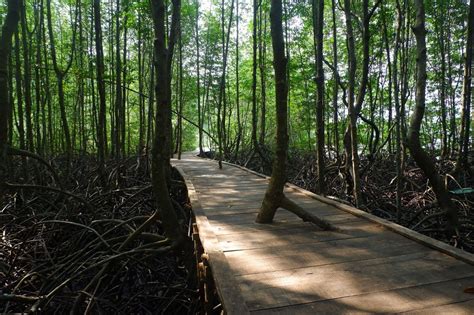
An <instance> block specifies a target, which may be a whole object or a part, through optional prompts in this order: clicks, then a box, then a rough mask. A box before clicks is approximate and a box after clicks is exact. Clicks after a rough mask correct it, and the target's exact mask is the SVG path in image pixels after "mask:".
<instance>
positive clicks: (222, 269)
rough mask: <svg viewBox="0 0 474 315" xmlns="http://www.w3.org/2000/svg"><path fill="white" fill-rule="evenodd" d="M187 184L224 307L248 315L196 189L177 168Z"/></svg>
mask: <svg viewBox="0 0 474 315" xmlns="http://www.w3.org/2000/svg"><path fill="white" fill-rule="evenodd" d="M176 169H177V170H178V172H179V173H180V174H181V176H182V177H183V179H184V180H185V182H186V186H187V188H188V196H189V199H190V203H191V206H192V209H193V212H194V214H195V217H196V224H197V225H198V229H199V236H200V238H201V243H202V245H203V248H204V251H205V252H206V253H207V254H208V256H209V266H210V267H211V270H212V274H213V276H214V282H215V284H216V288H217V291H218V294H219V297H220V299H221V303H222V306H223V308H224V310H225V311H226V313H227V314H236V315H240V314H248V313H249V310H248V308H247V305H246V303H245V300H244V298H243V295H242V292H241V290H240V287H239V286H238V285H237V283H236V281H235V277H234V272H233V271H232V269H231V267H230V265H229V263H228V261H227V259H226V258H225V255H224V254H223V253H222V251H221V250H220V248H219V244H218V242H217V238H216V236H215V235H214V233H213V232H212V229H211V227H210V225H209V221H208V220H207V217H206V216H205V214H204V212H203V210H202V207H201V204H200V203H199V198H198V195H197V193H196V190H195V189H194V185H193V183H192V182H191V181H190V180H189V179H188V178H187V175H186V173H185V172H184V171H183V169H181V168H180V167H178V166H177V167H176Z"/></svg>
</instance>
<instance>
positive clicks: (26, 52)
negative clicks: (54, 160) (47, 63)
mask: <svg viewBox="0 0 474 315" xmlns="http://www.w3.org/2000/svg"><path fill="white" fill-rule="evenodd" d="M20 24H21V41H22V47H23V68H24V69H23V74H24V75H23V86H24V96H25V117H26V120H25V122H26V143H27V145H26V147H27V148H28V150H29V151H31V152H33V151H34V149H35V148H34V141H33V124H32V120H31V107H32V101H31V66H30V49H29V45H30V42H31V36H30V35H29V32H28V26H27V20H26V4H25V2H24V1H22V3H21V13H20Z"/></svg>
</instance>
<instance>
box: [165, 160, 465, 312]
mask: <svg viewBox="0 0 474 315" xmlns="http://www.w3.org/2000/svg"><path fill="white" fill-rule="evenodd" d="M172 163H173V164H174V165H175V166H177V167H178V169H179V170H180V172H181V173H182V174H183V175H184V177H185V180H186V184H187V185H188V190H189V193H190V199H191V203H192V206H193V209H194V212H195V215H196V223H197V226H198V229H199V234H200V238H201V242H202V244H203V247H204V250H205V252H206V253H207V255H208V257H209V259H208V260H209V264H210V267H211V269H212V272H213V275H214V279H215V283H216V286H217V288H218V291H219V295H220V297H221V300H222V304H223V306H224V309H225V310H226V311H227V313H228V314H244V313H249V312H250V313H255V314H340V313H403V312H408V313H420V314H425V313H426V314H433V313H434V314H474V295H473V294H468V293H465V292H464V290H465V289H466V288H468V287H474V266H473V265H474V255H471V254H467V253H464V252H462V251H460V250H457V249H455V248H451V247H450V246H447V245H445V244H443V243H440V242H438V241H435V240H432V239H430V238H428V237H425V236H422V235H420V234H418V233H415V232H412V231H410V230H407V229H405V228H403V227H399V226H398V225H395V224H393V223H390V222H387V221H385V220H382V219H379V218H376V217H374V216H371V215H370V214H366V213H364V212H361V211H359V210H357V209H354V208H352V207H349V206H346V205H343V204H340V203H337V202H334V201H332V200H328V199H325V198H322V197H319V196H316V195H314V194H312V193H309V192H307V191H304V190H302V189H298V188H296V187H295V186H292V185H289V187H287V188H286V189H287V191H286V193H287V195H288V197H289V198H290V199H291V200H293V201H294V202H296V203H298V204H299V205H301V206H302V207H304V208H305V209H306V210H308V211H310V212H312V213H314V214H316V215H318V216H321V217H323V218H325V219H326V220H328V221H330V222H331V223H333V224H335V225H336V226H338V227H339V228H340V229H341V231H339V232H326V231H321V230H320V229H319V228H317V227H316V226H314V225H312V224H309V223H305V222H302V221H301V220H300V219H299V218H298V217H296V216H294V215H293V214H291V213H289V212H287V211H285V210H283V209H279V210H278V211H277V214H276V217H275V222H274V223H273V224H270V225H262V224H256V223H254V221H255V217H256V213H257V211H258V209H259V206H260V203H261V201H262V198H263V195H264V192H265V189H266V186H267V183H268V181H267V179H266V178H262V177H261V176H258V174H256V173H253V172H250V171H248V170H245V169H242V168H239V167H236V166H232V165H227V164H225V165H224V168H223V170H219V169H218V167H217V162H215V161H211V160H208V159H200V158H197V157H194V156H192V155H191V154H186V155H183V158H182V160H180V161H178V160H173V162H172Z"/></svg>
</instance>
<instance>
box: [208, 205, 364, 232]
mask: <svg viewBox="0 0 474 315" xmlns="http://www.w3.org/2000/svg"><path fill="white" fill-rule="evenodd" d="M237 211H242V213H239V212H235V213H230V214H232V215H233V214H235V215H243V214H248V213H253V215H254V218H256V217H257V212H258V210H257V209H253V210H248V212H243V211H244V210H237ZM204 212H206V211H204ZM206 213H207V212H206ZM211 213H214V211H211ZM220 214H225V213H224V212H223V213H220ZM323 218H324V219H325V220H327V221H329V222H330V223H333V224H335V225H339V224H342V223H349V222H364V221H365V220H363V219H359V218H356V217H354V216H352V215H347V214H337V215H329V216H323ZM212 223H213V224H212V227H213V230H214V233H215V234H216V235H224V234H243V233H258V232H260V231H267V230H280V229H286V228H291V227H293V228H295V227H298V226H301V225H302V224H304V225H309V226H313V225H312V224H311V223H308V222H302V221H301V219H300V218H298V217H296V216H291V217H289V218H288V219H285V220H282V219H281V217H279V218H277V220H275V221H274V222H273V223H271V224H257V223H255V221H254V220H251V221H250V222H246V221H245V222H238V224H226V223H225V222H220V221H214V220H213V221H212Z"/></svg>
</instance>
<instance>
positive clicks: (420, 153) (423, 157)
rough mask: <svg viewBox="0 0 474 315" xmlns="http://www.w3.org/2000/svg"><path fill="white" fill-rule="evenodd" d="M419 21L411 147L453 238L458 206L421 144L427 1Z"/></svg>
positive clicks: (418, 1) (419, 2)
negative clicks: (443, 213)
mask: <svg viewBox="0 0 474 315" xmlns="http://www.w3.org/2000/svg"><path fill="white" fill-rule="evenodd" d="M415 9H416V20H415V25H414V26H413V33H414V34H415V39H416V68H417V71H416V97H415V101H416V106H415V110H414V112H413V114H412V117H411V124H410V129H409V131H408V146H409V148H410V152H411V155H412V156H413V159H414V160H415V161H416V163H417V164H418V166H419V167H420V168H421V169H422V170H423V173H424V174H425V176H426V177H428V179H429V181H430V184H431V186H433V191H434V192H435V194H436V198H437V200H438V204H439V206H440V207H441V209H442V210H444V211H446V215H447V220H448V222H447V232H448V233H450V234H451V235H453V234H454V233H455V232H457V226H458V217H457V211H456V207H455V205H454V204H453V203H452V201H451V198H450V196H449V193H448V191H447V190H446V188H445V187H444V185H443V181H442V179H441V177H440V176H439V174H438V173H437V172H436V168H435V164H434V162H433V160H432V159H431V158H430V157H429V156H428V154H427V153H426V152H425V150H424V149H423V148H422V147H421V143H420V127H421V123H422V121H423V116H424V113H425V94H426V29H425V9H424V3H423V0H415Z"/></svg>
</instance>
